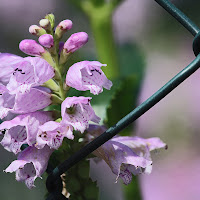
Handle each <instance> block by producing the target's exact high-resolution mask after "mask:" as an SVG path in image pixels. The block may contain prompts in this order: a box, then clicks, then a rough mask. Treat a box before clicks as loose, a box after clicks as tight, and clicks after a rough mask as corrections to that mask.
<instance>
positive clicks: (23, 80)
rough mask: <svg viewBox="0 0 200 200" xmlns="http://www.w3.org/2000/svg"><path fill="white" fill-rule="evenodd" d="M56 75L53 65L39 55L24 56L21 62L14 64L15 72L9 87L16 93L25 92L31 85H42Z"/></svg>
mask: <svg viewBox="0 0 200 200" xmlns="http://www.w3.org/2000/svg"><path fill="white" fill-rule="evenodd" d="M54 75H55V73H54V69H53V67H51V66H50V65H49V63H48V62H47V61H45V60H44V59H42V58H39V57H26V58H22V59H21V62H19V63H17V64H16V65H14V66H13V73H12V74H11V76H10V81H9V83H8V84H7V89H8V90H9V91H10V92H13V91H15V90H16V91H15V92H14V93H16V92H18V91H20V92H22V93H24V92H25V91H27V90H28V91H29V90H30V88H31V87H35V86H40V85H42V84H43V83H45V82H46V81H48V80H49V79H51V78H52V77H53V76H54Z"/></svg>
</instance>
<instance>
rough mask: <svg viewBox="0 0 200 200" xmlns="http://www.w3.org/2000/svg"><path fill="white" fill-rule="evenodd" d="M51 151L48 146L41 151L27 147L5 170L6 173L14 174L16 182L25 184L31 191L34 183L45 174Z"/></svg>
mask: <svg viewBox="0 0 200 200" xmlns="http://www.w3.org/2000/svg"><path fill="white" fill-rule="evenodd" d="M52 152H53V150H51V149H50V148H49V147H48V146H45V147H44V148H43V149H37V148H35V147H27V148H26V149H25V150H24V151H22V152H20V153H19V156H18V158H17V160H15V161H13V162H12V163H11V164H10V165H9V166H8V167H7V168H6V170H5V172H6V173H8V172H9V173H12V172H16V180H17V181H21V182H23V181H24V182H25V184H26V186H27V187H28V188H29V189H31V188H33V187H35V185H34V181H35V179H36V178H37V177H40V178H41V175H42V174H43V173H44V172H45V170H46V168H47V165H48V160H49V157H50V155H51V154H52Z"/></svg>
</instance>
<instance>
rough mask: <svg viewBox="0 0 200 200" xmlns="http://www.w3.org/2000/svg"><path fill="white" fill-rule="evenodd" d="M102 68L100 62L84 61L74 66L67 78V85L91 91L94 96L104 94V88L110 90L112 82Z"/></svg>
mask: <svg viewBox="0 0 200 200" xmlns="http://www.w3.org/2000/svg"><path fill="white" fill-rule="evenodd" d="M102 66H106V65H104V64H101V63H100V62H98V61H82V62H78V63H75V64H74V65H72V66H71V67H70V68H69V70H68V72H67V76H66V84H67V85H68V86H70V87H73V88H75V89H77V90H81V91H86V90H90V92H91V93H93V94H95V95H96V94H99V93H101V92H103V87H104V88H106V89H108V90H109V89H110V88H111V86H112V82H111V81H110V80H108V79H107V77H106V75H105V74H104V73H103V71H102V70H101V67H102Z"/></svg>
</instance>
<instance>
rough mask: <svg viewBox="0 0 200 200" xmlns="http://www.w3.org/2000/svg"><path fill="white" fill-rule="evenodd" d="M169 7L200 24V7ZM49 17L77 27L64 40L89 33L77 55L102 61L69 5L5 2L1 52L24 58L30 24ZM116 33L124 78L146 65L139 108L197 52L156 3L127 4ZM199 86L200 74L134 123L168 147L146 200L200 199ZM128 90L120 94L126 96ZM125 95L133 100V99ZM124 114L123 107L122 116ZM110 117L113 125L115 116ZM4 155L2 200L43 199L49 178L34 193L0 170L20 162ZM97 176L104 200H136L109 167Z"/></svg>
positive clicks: (189, 3) (145, 180)
mask: <svg viewBox="0 0 200 200" xmlns="http://www.w3.org/2000/svg"><path fill="white" fill-rule="evenodd" d="M172 2H173V3H175V4H176V5H177V7H178V8H180V9H181V10H182V11H183V12H184V13H185V14H187V15H188V16H189V17H190V18H191V19H192V20H194V22H196V23H197V25H200V14H199V9H200V2H199V1H196V0H179V1H178V0H176V1H172ZM50 12H52V13H54V14H55V16H56V22H57V23H59V22H60V21H61V20H63V19H71V20H72V21H73V24H74V26H73V29H72V30H70V31H69V33H67V35H66V38H67V37H69V35H70V34H72V33H74V32H78V31H85V32H87V33H88V34H89V36H90V39H89V42H88V44H87V45H85V47H83V48H82V49H81V50H80V51H79V55H83V56H84V57H87V58H95V57H97V56H96V48H95V41H94V37H93V33H92V30H91V27H90V25H89V22H88V19H87V17H86V16H85V14H84V13H82V12H80V10H79V9H78V8H77V7H76V6H75V5H74V4H71V1H68V0H57V1H55V0H43V1H39V0H35V1H31V0H10V1H8V0H0V27H1V29H0V44H1V45H0V52H9V53H13V54H17V55H22V56H25V55H24V54H23V53H21V52H20V50H19V49H18V44H19V42H20V41H21V40H23V39H25V38H35V37H34V36H31V35H30V34H29V33H28V28H29V26H30V25H32V24H38V21H39V20H40V19H41V18H43V17H44V16H45V15H46V14H47V13H50ZM105 32H106V30H105ZM113 33H114V39H115V41H116V44H117V52H118V55H120V59H119V62H120V66H121V68H123V69H121V71H123V73H125V74H124V75H126V74H128V73H129V70H128V71H127V72H126V70H124V68H125V69H130V68H131V67H132V68H131V69H130V71H131V72H132V73H133V74H137V75H141V74H140V72H141V71H142V72H143V69H144V66H145V72H144V77H143V78H142V76H141V77H140V79H141V80H142V85H141V87H140V91H139V93H138V94H139V97H138V99H137V103H138V104H139V103H141V102H143V101H144V100H145V99H147V98H148V97H149V96H150V95H152V94H153V93H154V92H155V91H156V90H157V89H159V88H160V87H161V86H162V85H163V84H165V83H166V82H167V81H168V80H169V79H170V78H171V77H172V76H174V75H175V74H176V73H178V72H179V71H180V70H181V69H183V67H185V66H186V65H188V64H189V63H190V62H191V61H192V59H194V58H195V57H194V55H193V52H192V41H193V36H192V35H191V34H190V33H189V32H188V31H187V30H186V29H184V28H183V27H182V26H181V25H180V24H179V23H178V22H176V20H175V19H173V17H171V16H170V15H169V14H168V13H166V12H165V11H164V10H163V9H162V8H161V7H160V6H158V5H157V3H155V2H154V1H153V0H149V1H146V0H123V1H122V3H121V4H120V5H119V7H118V8H117V9H116V10H115V12H114V13H113ZM35 39H36V38H35ZM75 56H76V54H75ZM108 67H109V66H108ZM134 71H135V72H134ZM142 72H141V73H142ZM199 83H200V73H199V71H198V72H196V73H195V74H194V75H192V76H191V77H190V78H189V79H188V80H186V81H185V82H184V83H183V84H182V85H181V86H179V87H178V88H177V89H176V90H175V91H173V92H172V93H171V94H169V95H168V96H167V97H166V98H165V99H164V100H163V101H161V102H160V103H159V104H158V105H156V106H155V107H154V108H152V109H151V110H150V111H149V112H147V113H146V114H144V116H142V117H141V118H140V119H139V120H137V122H136V123H135V129H134V131H132V132H133V134H137V135H139V136H142V137H160V138H161V139H162V140H163V141H165V142H166V143H167V144H168V146H169V149H168V150H167V151H162V152H160V153H159V154H154V155H153V160H154V166H153V172H152V174H151V175H142V176H140V184H141V188H142V196H143V199H144V200H169V199H170V200H179V199H181V200H188V199H192V200H199V199H200V190H199V178H200V175H199V173H198V170H199V169H200V158H199V151H200V147H199V139H200V136H199V135H200V134H199V130H200V125H199V117H200V108H199V102H200V90H199V85H200V84H199ZM126 89H127V88H126ZM125 92H126V90H125ZM125 92H124V93H123V94H121V95H125V94H127V93H125ZM135 92H138V91H137V90H135ZM127 95H130V96H133V97H134V96H135V93H128V94H127ZM130 99H131V98H130ZM117 100H118V99H117ZM117 100H116V101H117ZM114 103H116V102H114ZM124 104H125V105H126V104H127V102H126V103H125V102H124ZM125 105H122V108H124V107H125ZM123 112H124V109H122V116H123V115H124V113H123ZM111 118H112V119H113V120H115V119H114V116H111ZM111 124H112V123H111ZM0 156H1V158H2V159H1V163H0V170H1V172H0V192H1V199H2V200H7V199H12V200H19V199H29V200H35V199H39V200H40V199H41V200H42V199H44V194H45V184H44V180H37V181H36V188H35V189H33V190H31V191H30V190H28V189H27V188H26V186H25V185H24V183H17V182H16V181H15V178H14V174H5V173H4V172H3V170H4V169H5V168H6V167H7V166H8V165H9V164H10V162H11V161H12V160H14V159H15V156H13V155H12V154H11V153H8V152H7V151H5V150H4V149H3V148H2V147H0ZM105 171H106V173H105ZM92 173H93V174H94V176H96V177H97V178H98V180H99V182H98V184H99V185H100V187H101V188H100V191H101V195H100V197H101V198H100V199H101V200H107V199H109V200H123V199H132V200H138V198H137V197H136V196H131V197H129V198H128V197H124V194H123V192H122V186H121V185H120V184H119V183H118V184H115V183H114V182H115V176H113V175H112V173H110V169H109V168H108V167H106V166H105V165H104V163H101V164H100V165H99V166H96V167H93V168H92ZM105 174H106V175H105ZM133 181H134V178H133ZM129 188H130V187H129ZM127 194H128V193H127Z"/></svg>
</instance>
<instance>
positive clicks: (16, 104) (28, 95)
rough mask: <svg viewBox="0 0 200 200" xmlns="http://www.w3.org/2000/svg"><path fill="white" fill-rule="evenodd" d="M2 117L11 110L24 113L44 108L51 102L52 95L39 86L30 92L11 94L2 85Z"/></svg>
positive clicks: (0, 105)
mask: <svg viewBox="0 0 200 200" xmlns="http://www.w3.org/2000/svg"><path fill="white" fill-rule="evenodd" d="M0 90H1V91H0V118H1V119H3V118H4V117H6V116H7V115H8V113H9V112H11V113H15V114H24V113H29V112H35V111H37V110H40V109H43V108H45V107H46V106H48V105H49V104H50V103H51V95H50V94H49V93H47V92H45V91H42V90H40V89H37V88H31V89H30V91H29V92H25V93H24V94H22V93H17V94H10V93H9V91H8V90H7V88H6V87H5V86H4V87H3V86H1V87H0Z"/></svg>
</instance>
